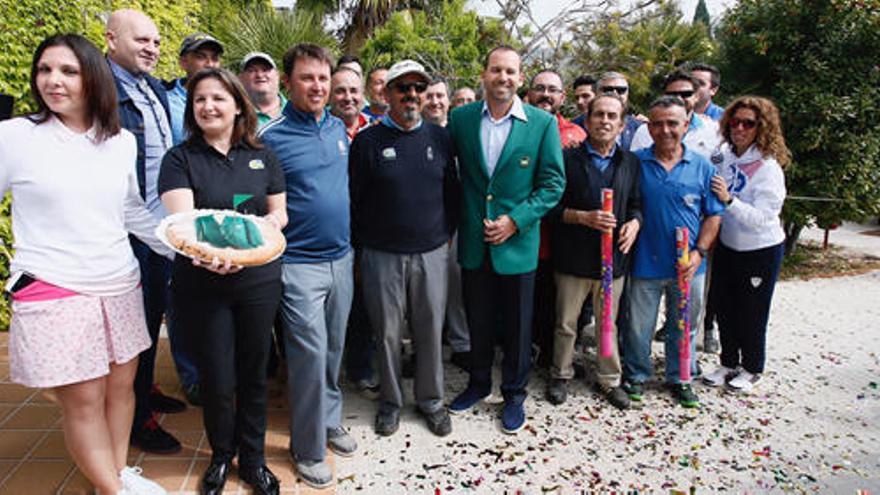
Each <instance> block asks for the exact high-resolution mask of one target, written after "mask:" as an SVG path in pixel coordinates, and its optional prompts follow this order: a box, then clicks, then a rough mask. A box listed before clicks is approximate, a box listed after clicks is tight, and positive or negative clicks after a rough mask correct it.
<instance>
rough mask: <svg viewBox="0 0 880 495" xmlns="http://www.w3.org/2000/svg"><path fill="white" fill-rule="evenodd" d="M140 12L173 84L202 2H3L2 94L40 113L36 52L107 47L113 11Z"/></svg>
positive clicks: (0, 320) (3, 244)
mask: <svg viewBox="0 0 880 495" xmlns="http://www.w3.org/2000/svg"><path fill="white" fill-rule="evenodd" d="M118 8H135V9H138V10H141V11H143V12H144V13H146V14H147V15H149V16H150V17H151V18H152V19H153V20H154V21H155V22H156V24H157V25H158V27H159V31H160V33H161V35H162V39H163V50H162V56H161V58H160V61H159V68H158V70H157V75H158V76H160V77H166V78H169V77H171V76H173V75H174V74H176V73H177V72H179V68H178V65H177V50H176V48H177V46H178V45H179V44H180V41H181V40H182V39H183V37H184V36H186V35H187V34H189V33H191V32H193V31H195V30H196V29H197V22H198V17H197V16H198V14H199V12H200V3H199V0H172V1H161V0H141V1H119V0H113V1H105V0H73V1H63V2H59V1H58V0H0V12H2V13H3V15H2V16H0V46H2V47H3V49H2V50H0V93H3V94H8V95H10V96H12V97H13V98H14V99H15V112H16V114H18V115H21V114H27V113H29V112H31V111H33V110H34V102H33V100H32V99H31V98H30V88H29V80H30V65H31V59H32V58H33V53H34V50H35V49H36V48H37V45H39V44H40V42H41V41H42V40H43V39H44V38H46V37H47V36H50V35H53V34H56V33H79V34H82V35H84V36H86V37H87V38H89V39H90V40H92V41H93V42H95V44H97V45H98V46H99V47H101V48H103V47H104V34H103V33H104V24H105V23H106V20H107V16H108V15H109V13H110V12H111V11H112V10H115V9H118ZM9 208H10V205H9V198H8V197H7V198H6V199H5V200H4V201H3V203H2V204H0V254H2V256H0V284H5V282H6V278H7V277H8V276H9V261H10V259H11V256H12V225H11V221H10V218H9ZM8 324H9V307H8V305H7V302H6V299H5V298H2V297H0V329H6V328H8Z"/></svg>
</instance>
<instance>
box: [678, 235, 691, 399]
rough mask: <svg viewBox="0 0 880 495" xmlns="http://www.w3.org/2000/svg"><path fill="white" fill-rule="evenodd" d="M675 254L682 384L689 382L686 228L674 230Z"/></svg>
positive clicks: (679, 368) (689, 340)
mask: <svg viewBox="0 0 880 495" xmlns="http://www.w3.org/2000/svg"><path fill="white" fill-rule="evenodd" d="M675 253H676V256H677V257H678V268H679V270H678V293H679V298H678V330H679V332H680V333H681V339H680V340H679V341H678V378H679V379H680V380H681V382H682V383H690V381H691V316H690V314H691V281H690V280H688V279H687V278H686V277H685V275H684V272H685V268H686V267H687V266H688V263H690V261H689V256H688V253H689V244H688V229H687V227H676V228H675Z"/></svg>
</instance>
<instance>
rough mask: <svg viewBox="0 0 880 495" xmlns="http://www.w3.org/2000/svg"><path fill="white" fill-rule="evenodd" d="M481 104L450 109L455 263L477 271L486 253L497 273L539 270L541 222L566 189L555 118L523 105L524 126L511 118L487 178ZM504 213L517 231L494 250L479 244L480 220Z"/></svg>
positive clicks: (478, 102)
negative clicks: (456, 212)
mask: <svg viewBox="0 0 880 495" xmlns="http://www.w3.org/2000/svg"><path fill="white" fill-rule="evenodd" d="M482 109H483V102H482V101H477V102H474V103H471V104H468V105H465V106H462V107H459V108H456V109H455V110H453V111H452V113H451V114H450V116H449V125H448V127H449V132H450V134H451V136H452V140H453V142H454V143H455V147H456V153H457V155H458V166H459V173H460V175H461V186H462V201H461V218H460V223H459V230H458V261H459V263H460V264H461V266H462V268H465V269H468V270H476V269H478V268H480V267H481V266H482V265H483V262H484V257H485V256H486V253H488V256H489V260H490V261H491V263H492V268H493V269H494V271H495V273H498V274H501V275H517V274H521V273H528V272H530V271H533V270H535V269H537V267H538V244H539V243H540V221H541V217H543V216H544V214H546V213H547V212H548V211H549V210H550V209H551V208H553V207H554V206H556V203H558V202H559V199H560V198H561V197H562V193H563V191H564V190H565V167H564V164H563V161H562V144H561V143H560V140H559V129H558V128H557V124H556V119H555V118H553V116H552V115H550V114H549V113H547V112H545V111H543V110H540V109H538V108H535V107H533V106H530V105H525V104H524V105H523V110H524V112H525V115H526V122H523V121H521V120H519V119H517V118H513V125H512V126H511V129H510V134H509V135H508V137H507V141H506V142H505V144H504V148H503V149H502V151H501V155H500V157H499V158H498V163H497V165H496V166H495V172H494V173H493V174H492V176H491V177H490V176H489V171H488V168H486V157H485V155H484V153H483V146H482V142H481V138H480V121H481V119H482ZM504 214H506V215H508V216H509V217H510V218H511V219H512V220H513V221H514V222H515V223H516V226H517V232H516V234H514V235H513V236H511V237H510V238H509V239H508V240H507V241H505V242H503V243H502V244H500V245H498V246H494V245H491V244H487V243H486V242H484V241H483V219H484V218H488V219H490V220H494V219H496V218H498V217H499V216H501V215H504Z"/></svg>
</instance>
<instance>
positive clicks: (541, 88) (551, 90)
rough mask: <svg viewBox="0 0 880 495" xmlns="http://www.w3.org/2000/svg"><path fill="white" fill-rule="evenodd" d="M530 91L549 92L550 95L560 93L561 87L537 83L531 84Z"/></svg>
mask: <svg viewBox="0 0 880 495" xmlns="http://www.w3.org/2000/svg"><path fill="white" fill-rule="evenodd" d="M532 91H534V92H535V93H544V92H547V93H550V94H551V95H558V94H559V93H562V88H557V87H556V86H544V85H543V84H538V85H537V86H532Z"/></svg>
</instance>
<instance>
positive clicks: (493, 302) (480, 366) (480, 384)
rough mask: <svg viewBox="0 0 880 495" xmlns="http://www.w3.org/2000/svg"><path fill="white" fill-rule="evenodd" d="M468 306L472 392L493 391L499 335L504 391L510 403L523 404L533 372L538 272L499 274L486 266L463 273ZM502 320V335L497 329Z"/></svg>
mask: <svg viewBox="0 0 880 495" xmlns="http://www.w3.org/2000/svg"><path fill="white" fill-rule="evenodd" d="M461 275H462V288H463V290H464V307H465V312H466V313H467V320H468V329H469V330H470V337H471V370H470V382H469V383H468V387H469V388H473V389H476V390H477V391H478V392H480V393H481V394H489V392H491V391H492V361H493V358H494V356H495V342H496V337H497V338H498V339H499V340H500V343H501V346H502V349H503V351H504V361H503V362H502V363H501V393H502V395H503V396H504V400H505V401H513V402H514V403H518V404H522V403H523V401H525V399H526V385H527V384H528V382H529V371H530V369H531V342H532V336H531V333H532V310H533V306H534V293H535V272H534V271H532V272H528V273H523V274H519V275H499V274H497V273H495V272H494V271H493V270H492V268H491V267H489V266H487V265H484V266H483V267H482V268H480V269H478V270H462V273H461ZM499 321H500V322H501V329H500V331H499V330H497V328H498V322H499Z"/></svg>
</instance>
